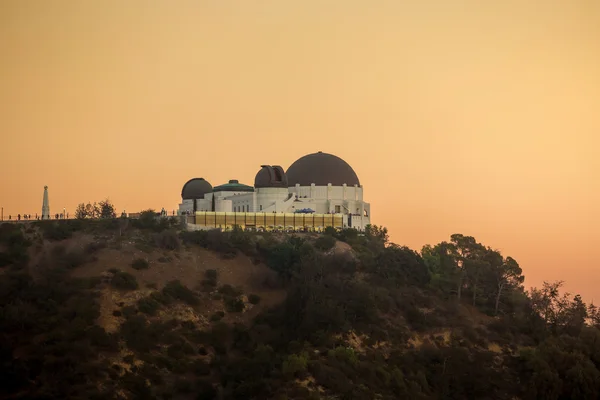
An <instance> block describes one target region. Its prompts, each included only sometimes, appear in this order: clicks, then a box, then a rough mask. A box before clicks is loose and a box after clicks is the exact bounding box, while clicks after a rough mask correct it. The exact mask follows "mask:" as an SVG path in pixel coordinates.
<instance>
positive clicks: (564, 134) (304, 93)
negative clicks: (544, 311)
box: [0, 0, 600, 303]
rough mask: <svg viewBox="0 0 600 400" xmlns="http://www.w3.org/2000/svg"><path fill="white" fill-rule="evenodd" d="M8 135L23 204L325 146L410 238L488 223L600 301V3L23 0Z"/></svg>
mask: <svg viewBox="0 0 600 400" xmlns="http://www.w3.org/2000/svg"><path fill="white" fill-rule="evenodd" d="M92 3H93V4H92ZM0 132H1V135H2V136H1V139H2V140H1V142H0V147H1V151H2V153H1V157H0V170H1V171H2V174H1V175H0V205H1V206H2V207H4V215H5V216H7V215H8V214H13V215H14V214H17V213H36V212H38V213H39V212H41V206H42V192H43V186H44V185H48V186H49V187H50V206H51V211H52V210H54V212H56V211H58V208H60V209H62V207H66V208H67V209H68V210H71V212H72V211H73V210H74V208H75V206H76V205H77V203H79V202H83V201H94V200H101V199H102V198H105V197H107V196H108V197H110V199H111V200H112V201H113V202H114V203H115V205H116V206H117V208H118V210H123V209H125V210H127V211H137V210H140V209H143V208H150V207H152V208H155V209H160V207H162V206H164V207H166V208H168V209H169V210H171V209H174V208H176V207H177V204H178V202H179V200H180V197H179V195H180V191H181V187H182V185H183V184H184V183H185V182H186V180H187V179H189V178H192V177H204V178H206V179H207V180H209V181H210V182H211V183H212V184H213V185H217V184H220V183H224V182H226V181H227V180H228V179H239V180H240V181H241V182H243V183H249V184H251V183H252V182H253V179H254V175H255V173H256V172H257V171H258V170H259V167H260V165H261V164H264V163H268V164H281V165H282V166H283V167H284V168H287V167H288V166H289V165H290V164H291V163H292V162H293V161H294V160H296V159H297V158H299V157H300V156H302V155H304V154H307V153H312V152H315V151H318V150H321V151H324V152H329V153H333V154H336V155H338V156H340V157H342V158H343V159H345V160H346V161H347V162H349V163H350V164H351V165H352V166H353V167H354V168H355V170H356V172H357V173H358V176H359V178H360V180H361V183H363V185H364V187H365V194H366V195H365V198H366V199H367V200H368V201H370V202H371V205H372V206H371V207H372V215H373V222H374V223H376V224H380V225H385V226H387V227H388V228H389V230H390V233H391V237H392V240H393V241H394V242H397V243H399V244H406V245H409V246H411V247H413V248H415V249H420V247H421V246H422V245H423V244H424V243H436V242H439V241H441V240H446V239H448V238H449V236H450V234H452V233H457V232H458V233H463V234H468V235H473V236H475V237H476V238H477V239H478V240H480V241H482V242H483V243H484V244H487V245H490V246H492V247H496V248H499V249H501V250H502V251H503V253H504V254H505V255H511V256H513V257H515V258H516V259H517V260H518V261H519V262H520V264H521V266H522V267H523V269H524V271H525V275H526V277H527V281H526V286H527V287H529V286H531V285H540V284H541V282H542V281H543V280H544V279H546V280H557V279H564V280H566V281H567V288H568V289H569V290H570V291H573V292H580V293H582V294H583V295H584V297H585V298H586V300H588V301H590V300H594V299H595V300H596V302H597V303H598V302H600V268H599V267H600V263H599V262H598V257H597V256H595V248H594V246H595V245H598V243H599V242H600V234H599V233H598V226H599V222H600V211H599V209H598V205H599V204H600V162H599V159H598V150H599V149H600V137H599V135H600V2H598V1H597V0H569V1H564V0H545V1H541V0H540V1H536V0H529V1H523V0H505V1H487V2H485V1H481V0H455V1H448V0H418V1H417V0H413V1H398V0H378V1H369V2H367V1H355V0H327V1H323V0H303V1H301V2H299V1H282V0H261V1H237V2H233V1H222V0H219V1H216V0H215V1H201V0H187V1H184V0H179V1H176V2H173V1H166V0H164V1H158V0H157V1H147V0H144V1H142V0H139V1H134V0H129V1H126V2H124V1H121V0H113V1H99V2H81V1H75V0H73V1H61V0H53V1H28V0H3V1H2V2H0ZM594 156H595V157H594Z"/></svg>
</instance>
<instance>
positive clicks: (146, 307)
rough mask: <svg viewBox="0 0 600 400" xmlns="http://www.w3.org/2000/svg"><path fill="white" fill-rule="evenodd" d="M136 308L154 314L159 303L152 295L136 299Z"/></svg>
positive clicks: (158, 307)
mask: <svg viewBox="0 0 600 400" xmlns="http://www.w3.org/2000/svg"><path fill="white" fill-rule="evenodd" d="M137 306H138V310H140V311H141V312H143V313H144V314H148V315H156V313H157V312H158V310H159V309H160V303H159V302H158V301H156V300H154V299H153V298H152V297H144V298H142V299H139V300H138V303H137Z"/></svg>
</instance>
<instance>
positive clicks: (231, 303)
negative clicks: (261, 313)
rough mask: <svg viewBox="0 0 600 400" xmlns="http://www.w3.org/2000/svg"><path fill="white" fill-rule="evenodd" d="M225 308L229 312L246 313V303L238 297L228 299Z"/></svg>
mask: <svg viewBox="0 0 600 400" xmlns="http://www.w3.org/2000/svg"><path fill="white" fill-rule="evenodd" d="M225 308H226V309H227V312H230V313H233V312H242V311H244V308H245V306H244V302H243V301H242V299H240V298H238V297H228V298H226V299H225Z"/></svg>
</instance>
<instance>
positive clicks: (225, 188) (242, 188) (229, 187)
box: [213, 179, 254, 192]
mask: <svg viewBox="0 0 600 400" xmlns="http://www.w3.org/2000/svg"><path fill="white" fill-rule="evenodd" d="M213 192H254V188H253V187H252V186H248V185H244V184H243V183H240V181H238V180H237V179H231V180H230V181H229V183H225V184H223V185H219V186H215V187H214V188H213Z"/></svg>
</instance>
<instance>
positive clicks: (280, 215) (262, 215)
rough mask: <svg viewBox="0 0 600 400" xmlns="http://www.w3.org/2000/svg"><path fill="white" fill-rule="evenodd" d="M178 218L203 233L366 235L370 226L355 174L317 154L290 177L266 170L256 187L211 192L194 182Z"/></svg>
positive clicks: (236, 185)
mask: <svg viewBox="0 0 600 400" xmlns="http://www.w3.org/2000/svg"><path fill="white" fill-rule="evenodd" d="M181 199H182V201H181V204H180V205H179V214H187V215H190V216H192V218H191V220H189V221H188V223H190V224H192V225H197V226H198V227H199V228H198V229H202V227H205V228H207V229H208V228H211V227H212V228H215V227H217V228H218V227H221V228H227V227H230V226H232V225H240V226H243V227H248V228H252V227H255V228H264V229H269V228H282V227H283V228H294V229H298V228H300V229H302V228H304V229H310V230H313V229H314V230H320V229H323V228H324V227H327V226H333V227H335V228H347V227H352V228H356V229H359V230H363V229H364V228H365V227H366V226H367V225H368V224H370V214H371V212H370V211H371V210H370V205H369V203H366V202H365V201H364V200H363V187H362V185H361V184H360V181H359V179H358V176H357V175H356V172H354V170H353V169H352V167H351V166H350V165H349V164H348V163H346V162H345V161H344V160H342V159H341V158H339V157H337V156H335V155H333V154H328V153H323V152H320V151H319V152H317V153H313V154H308V155H306V156H304V157H301V158H299V159H298V160H296V161H295V162H294V163H293V164H292V165H290V167H289V168H288V169H287V171H284V170H283V168H282V167H281V166H279V165H262V166H261V168H260V170H259V171H258V173H257V174H256V177H255V178H254V186H249V185H244V184H241V183H240V182H238V181H237V180H230V181H229V182H228V183H225V184H222V185H219V186H214V187H213V186H212V185H211V184H210V183H209V182H208V181H207V180H205V179H204V178H194V179H190V180H189V181H188V182H186V184H185V185H183V189H182V190H181Z"/></svg>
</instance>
